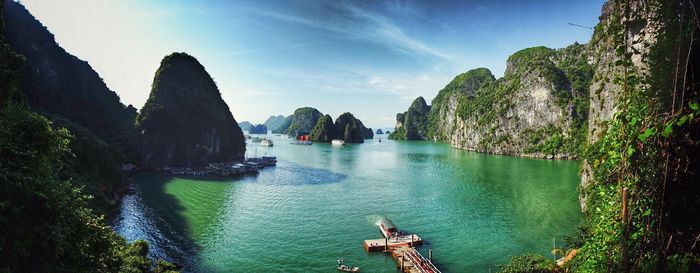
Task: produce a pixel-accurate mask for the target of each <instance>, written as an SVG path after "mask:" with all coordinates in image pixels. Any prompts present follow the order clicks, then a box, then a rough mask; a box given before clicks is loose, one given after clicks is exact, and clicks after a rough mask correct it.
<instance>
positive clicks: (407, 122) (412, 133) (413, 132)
mask: <svg viewBox="0 0 700 273" xmlns="http://www.w3.org/2000/svg"><path fill="white" fill-rule="evenodd" d="M428 113H430V106H428V104H427V103H425V99H423V97H418V98H416V99H415V100H413V103H411V106H410V107H408V111H406V112H404V113H403V114H399V115H397V116H396V118H397V122H400V123H401V127H400V128H396V129H397V130H396V131H394V133H393V134H391V135H390V136H389V138H391V139H400V140H426V139H427V134H428V128H427V127H428ZM399 118H400V120H399Z"/></svg>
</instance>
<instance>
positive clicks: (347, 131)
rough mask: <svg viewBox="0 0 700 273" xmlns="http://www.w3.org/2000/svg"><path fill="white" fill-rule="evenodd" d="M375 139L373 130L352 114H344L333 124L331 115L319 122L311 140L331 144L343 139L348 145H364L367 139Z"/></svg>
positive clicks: (312, 132)
mask: <svg viewBox="0 0 700 273" xmlns="http://www.w3.org/2000/svg"><path fill="white" fill-rule="evenodd" d="M373 137H374V132H372V128H367V127H365V125H364V124H363V123H362V121H360V120H359V119H357V118H355V116H353V115H352V114H350V113H343V114H342V115H340V116H339V117H338V118H337V119H336V120H335V123H333V118H332V117H331V116H330V115H325V116H323V117H321V118H320V119H319V120H318V123H316V126H315V127H314V129H313V130H312V131H311V140H312V141H315V142H331V140H333V139H342V140H344V141H345V142H346V143H363V142H364V140H365V139H371V138H373Z"/></svg>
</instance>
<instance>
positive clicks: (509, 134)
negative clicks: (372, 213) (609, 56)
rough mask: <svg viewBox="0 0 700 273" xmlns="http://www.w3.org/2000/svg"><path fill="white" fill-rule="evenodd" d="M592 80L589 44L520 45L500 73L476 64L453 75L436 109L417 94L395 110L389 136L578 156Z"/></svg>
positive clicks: (494, 150) (491, 149)
mask: <svg viewBox="0 0 700 273" xmlns="http://www.w3.org/2000/svg"><path fill="white" fill-rule="evenodd" d="M590 78H591V67H590V65H589V64H588V62H587V54H586V48H585V46H584V45H580V44H574V45H571V46H569V47H567V48H564V49H559V50H554V49H549V48H545V47H534V48H528V49H525V50H521V51H519V52H516V53H515V54H513V55H512V56H511V57H510V58H508V62H507V67H506V72H505V75H504V76H503V78H500V79H498V80H496V79H495V78H494V76H493V75H492V74H491V72H490V71H489V70H488V69H486V68H477V69H474V70H470V71H468V72H466V73H463V74H460V75H458V76H457V77H455V79H454V80H452V82H450V83H449V84H448V85H447V86H445V88H444V89H442V90H441V91H440V92H439V93H438V95H437V96H436V97H435V99H433V101H432V105H431V106H427V105H426V104H425V101H424V100H423V99H422V98H418V99H416V101H414V103H413V104H412V105H411V107H410V108H409V111H407V112H406V113H404V114H398V115H397V126H396V128H395V131H394V132H393V133H392V136H395V138H397V139H433V140H438V141H445V142H448V143H450V144H452V146H453V147H456V148H459V149H465V150H472V151H479V152H485V153H496V154H510V155H527V156H537V157H549V158H554V157H556V158H570V157H574V156H576V155H577V154H578V153H579V152H580V148H581V144H583V143H584V141H585V130H586V129H585V127H586V125H585V124H586V118H587V112H588V93H587V88H588V86H589V84H590ZM426 113H427V114H426Z"/></svg>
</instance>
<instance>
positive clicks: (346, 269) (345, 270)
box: [338, 264, 360, 272]
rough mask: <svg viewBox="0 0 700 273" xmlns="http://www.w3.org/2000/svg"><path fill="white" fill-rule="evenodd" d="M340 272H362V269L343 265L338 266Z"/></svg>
mask: <svg viewBox="0 0 700 273" xmlns="http://www.w3.org/2000/svg"><path fill="white" fill-rule="evenodd" d="M338 270H340V271H343V272H360V267H359V266H347V265H343V264H341V265H340V266H338Z"/></svg>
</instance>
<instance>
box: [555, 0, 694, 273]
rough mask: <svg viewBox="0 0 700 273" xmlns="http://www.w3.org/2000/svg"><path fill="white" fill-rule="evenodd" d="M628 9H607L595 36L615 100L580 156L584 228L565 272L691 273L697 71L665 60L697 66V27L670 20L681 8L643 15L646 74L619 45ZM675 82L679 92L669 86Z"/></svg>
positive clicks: (661, 7) (672, 5)
mask: <svg viewBox="0 0 700 273" xmlns="http://www.w3.org/2000/svg"><path fill="white" fill-rule="evenodd" d="M681 3H683V4H681ZM631 4H634V3H633V2H626V1H618V2H614V3H612V6H611V8H612V9H613V11H612V14H611V15H610V17H611V19H610V20H609V22H608V25H605V26H603V27H597V28H596V30H597V31H596V34H597V35H601V36H604V37H596V38H595V40H598V41H603V42H605V41H608V40H609V41H611V44H612V48H613V50H615V56H616V59H615V60H614V66H615V68H617V69H616V70H614V71H615V72H614V73H613V75H611V76H612V79H613V81H612V82H613V84H614V85H615V86H618V87H619V90H618V93H619V95H620V97H619V99H618V100H617V104H616V108H617V109H618V111H617V112H616V113H615V114H614V115H613V117H612V118H611V119H610V120H609V121H608V122H607V131H605V132H604V134H603V136H602V138H601V139H600V140H599V141H597V142H595V143H592V144H591V145H590V146H589V148H588V149H587V152H586V155H585V156H586V164H587V166H590V174H588V175H590V176H591V179H592V182H591V184H590V186H587V187H583V188H582V189H581V190H582V194H584V195H585V196H587V206H588V207H589V209H588V215H587V225H588V227H589V229H588V232H587V234H586V235H585V236H586V239H585V243H584V244H583V246H582V247H581V250H580V251H579V254H578V255H577V256H576V257H575V258H574V260H573V261H572V262H571V263H570V264H568V265H567V267H568V268H569V269H571V270H574V271H576V272H689V271H691V270H698V269H700V260H698V251H697V249H696V248H694V246H695V244H696V242H697V236H698V234H697V227H698V224H700V219H698V218H697V215H698V214H699V213H700V186H699V185H698V183H697V181H698V174H697V173H696V172H694V171H692V170H697V169H698V164H699V163H698V153H699V152H700V150H699V148H698V145H697V143H698V141H700V129H699V128H700V118H699V117H700V106H699V105H700V101H699V95H700V94H699V92H698V89H697V88H698V78H697V77H696V78H693V77H692V76H691V75H692V73H697V72H695V71H697V70H698V67H697V63H700V62H697V63H693V62H688V63H687V64H688V65H687V66H686V65H685V63H686V60H685V59H681V58H678V57H670V56H688V57H687V58H688V59H693V60H697V59H698V53H697V41H692V39H689V37H688V36H689V35H690V34H691V33H698V28H697V25H696V24H694V23H695V22H697V21H695V20H697V18H695V17H692V16H691V19H687V17H684V16H679V14H685V15H686V16H687V14H688V13H689V10H688V8H687V7H688V5H687V2H685V1H678V2H673V1H671V2H661V1H659V2H653V3H651V4H650V5H649V6H648V7H646V8H647V10H650V11H652V12H651V16H648V17H645V18H646V19H648V20H651V21H652V22H657V24H658V25H660V26H661V29H660V30H658V31H659V33H661V34H660V35H659V37H658V39H657V41H656V43H655V44H653V45H650V51H649V53H648V54H646V53H645V54H642V56H641V57H642V58H643V59H642V60H643V61H644V62H645V63H647V64H648V67H649V69H648V70H644V69H639V67H637V66H635V65H634V63H633V62H632V52H631V51H630V50H629V48H630V47H629V43H630V42H629V41H628V40H627V37H628V35H627V31H628V29H629V28H630V27H632V26H630V25H632V24H635V23H636V22H635V21H625V20H622V19H621V18H626V17H628V16H629V15H626V14H625V13H626V12H628V11H629V6H628V5H631ZM678 18H686V19H685V20H678ZM686 20H687V21H686ZM622 22H624V23H622ZM601 24H602V23H601ZM678 30H681V31H680V32H679V31H678ZM647 46H649V45H647ZM690 48H693V49H694V50H693V51H690ZM674 71H679V72H675V73H674ZM684 71H685V72H684ZM689 76H691V77H690V78H689V79H688V77H689ZM680 79H684V80H687V81H686V84H676V83H680V82H682V81H680ZM623 196H627V198H626V199H625V198H624V197H623ZM623 200H624V201H623ZM623 208H624V209H623Z"/></svg>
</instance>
